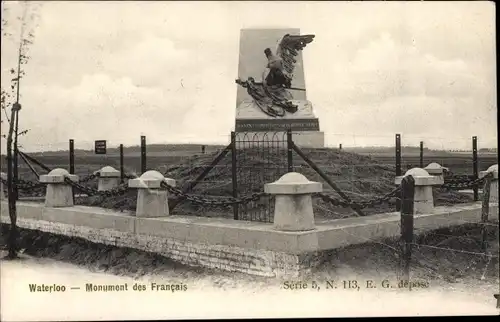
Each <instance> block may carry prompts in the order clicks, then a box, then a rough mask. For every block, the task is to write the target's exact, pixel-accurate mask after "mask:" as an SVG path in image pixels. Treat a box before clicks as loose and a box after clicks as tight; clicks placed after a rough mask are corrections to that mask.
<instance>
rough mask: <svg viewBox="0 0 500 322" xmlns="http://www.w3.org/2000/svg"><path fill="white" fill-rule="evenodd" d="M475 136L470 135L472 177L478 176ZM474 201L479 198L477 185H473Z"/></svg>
mask: <svg viewBox="0 0 500 322" xmlns="http://www.w3.org/2000/svg"><path fill="white" fill-rule="evenodd" d="M477 161H478V160H477V136H473V137H472V171H473V175H474V179H477V178H478V175H479V171H478V164H477V163H478V162H477ZM473 190H474V201H478V200H479V190H478V187H477V186H476V187H474V188H473Z"/></svg>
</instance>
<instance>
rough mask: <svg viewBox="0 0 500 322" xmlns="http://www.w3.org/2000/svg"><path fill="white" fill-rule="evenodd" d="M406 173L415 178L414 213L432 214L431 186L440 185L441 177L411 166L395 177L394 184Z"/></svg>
mask: <svg viewBox="0 0 500 322" xmlns="http://www.w3.org/2000/svg"><path fill="white" fill-rule="evenodd" d="M408 175H412V176H413V178H414V179H415V194H414V196H413V198H414V207H413V213H414V214H432V213H434V197H433V195H432V186H437V185H442V184H443V183H444V180H443V177H442V176H441V177H440V176H431V175H429V173H428V172H427V171H425V170H424V169H422V168H413V169H410V170H408V171H406V173H405V175H404V176H398V177H396V180H395V181H394V183H395V184H397V185H399V184H401V180H402V179H403V178H404V177H405V176H408Z"/></svg>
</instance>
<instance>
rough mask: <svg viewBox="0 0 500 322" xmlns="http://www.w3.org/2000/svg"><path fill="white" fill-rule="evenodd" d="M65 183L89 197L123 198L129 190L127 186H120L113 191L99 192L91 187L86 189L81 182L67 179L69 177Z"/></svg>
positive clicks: (65, 179)
mask: <svg viewBox="0 0 500 322" xmlns="http://www.w3.org/2000/svg"><path fill="white" fill-rule="evenodd" d="M64 182H66V183H67V184H69V185H71V186H72V187H74V188H76V189H77V190H79V191H81V192H83V193H85V194H87V195H88V196H95V195H99V196H102V197H113V196H121V195H123V194H125V193H126V192H127V190H128V185H127V184H122V185H119V186H118V187H116V188H113V189H111V190H104V191H99V190H97V189H95V188H90V187H86V186H84V185H81V184H80V183H79V182H74V181H72V180H71V179H70V178H67V177H66V178H64Z"/></svg>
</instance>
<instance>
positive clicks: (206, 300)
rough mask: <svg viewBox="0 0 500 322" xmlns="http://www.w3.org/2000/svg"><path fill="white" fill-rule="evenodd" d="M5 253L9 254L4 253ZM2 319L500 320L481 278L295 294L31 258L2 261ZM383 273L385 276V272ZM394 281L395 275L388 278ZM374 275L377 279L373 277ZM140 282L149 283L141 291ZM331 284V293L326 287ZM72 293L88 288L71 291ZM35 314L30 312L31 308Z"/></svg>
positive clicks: (214, 277) (272, 283)
mask: <svg viewBox="0 0 500 322" xmlns="http://www.w3.org/2000/svg"><path fill="white" fill-rule="evenodd" d="M2 255H3V254H2ZM0 265H1V281H2V283H1V308H2V309H1V317H2V320H10V321H11V320H24V321H26V320H33V319H36V320H69V319H72V320H75V319H76V320H88V319H92V320H97V319H115V320H117V319H154V318H208V317H211V318H215V317H233V318H234V317H286V316H293V317H305V316H318V317H319V316H324V317H328V316H388V315H420V316H427V315H483V314H498V312H499V311H498V309H496V308H495V300H494V298H493V296H492V293H493V292H495V291H497V290H498V287H497V288H495V286H494V285H492V284H491V283H485V282H482V281H478V280H474V281H472V280H470V281H463V282H460V283H455V284H453V285H446V284H445V283H434V282H432V283H431V284H430V285H429V287H428V288H426V289H414V290H412V291H411V292H408V291H402V290H400V289H397V288H396V289H385V288H382V287H381V286H380V283H381V281H380V280H378V281H377V280H375V281H374V283H375V284H377V285H378V287H377V288H376V289H364V288H361V289H360V290H354V289H352V290H348V289H343V288H342V287H338V288H337V289H329V290H327V289H326V286H325V284H321V283H320V284H319V287H320V289H319V290H318V289H313V288H311V285H312V284H311V283H309V285H308V286H309V288H308V289H301V290H289V289H286V287H285V284H284V283H283V282H279V281H277V280H274V279H262V278H254V277H248V276H244V275H240V274H211V275H209V274H197V273H194V272H190V273H188V274H187V275H185V276H182V277H181V276H179V274H177V273H176V272H174V271H172V272H168V271H164V272H161V273H156V274H148V275H144V276H142V277H140V278H136V279H134V278H133V277H127V276H117V275H111V274H107V273H103V272H97V271H94V272H91V271H89V270H88V269H86V268H82V267H79V266H76V265H73V264H67V263H61V262H57V261H54V260H50V259H41V258H33V257H29V256H23V259H22V260H19V261H2V262H1V264H0ZM338 272H339V273H340V272H341V274H340V275H338V279H339V280H357V281H360V282H361V281H362V280H368V279H372V278H373V275H370V274H369V273H367V274H365V275H364V276H362V275H359V274H353V271H352V270H350V269H349V268H348V267H344V268H342V270H338ZM379 273H382V274H383V272H379ZM387 275H388V276H389V275H391V273H390V272H387ZM370 276H371V277H370ZM153 282H154V283H157V284H169V285H170V284H179V285H186V287H187V289H186V290H185V291H176V292H172V291H153V290H151V283H153ZM30 283H37V284H41V283H45V284H48V285H52V284H57V285H65V286H66V288H67V290H66V292H53V293H48V292H42V293H37V292H30V291H29V284H30ZM86 283H93V284H119V283H127V284H128V288H129V290H128V291H123V292H86V291H85V284H86ZM135 283H138V284H141V285H146V288H147V290H145V291H134V290H133V289H132V288H133V285H134V284H135ZM324 286H325V287H324ZM70 287H80V289H79V290H70ZM28 308H29V309H28Z"/></svg>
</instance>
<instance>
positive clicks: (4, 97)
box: [0, 1, 37, 259]
mask: <svg viewBox="0 0 500 322" xmlns="http://www.w3.org/2000/svg"><path fill="white" fill-rule="evenodd" d="M21 5H22V14H21V15H20V16H19V15H18V16H17V17H15V18H14V19H12V17H10V15H9V13H10V12H9V8H8V7H6V6H5V2H3V1H2V38H3V39H2V42H3V41H4V40H5V39H8V38H13V39H17V40H18V41H19V43H18V44H17V48H16V49H17V64H16V65H17V66H16V68H11V69H10V74H11V75H13V76H15V78H12V80H11V84H10V93H9V92H7V91H6V90H4V89H3V88H2V89H1V100H0V103H1V108H2V110H3V111H4V113H3V114H0V118H1V117H2V116H3V115H5V121H7V123H8V124H9V130H8V134H7V136H5V135H2V137H4V138H6V139H7V194H8V205H9V206H8V208H9V217H10V222H11V225H10V232H9V238H8V244H9V253H8V255H7V258H9V259H14V258H17V257H18V256H17V243H16V241H17V207H16V201H17V186H16V183H17V181H18V180H17V176H18V173H17V170H18V169H17V168H18V164H17V159H18V157H17V156H18V138H19V136H20V135H23V134H26V133H27V132H28V131H27V130H24V131H21V132H19V111H20V110H21V104H20V103H19V101H20V93H21V92H20V83H21V79H22V77H23V76H24V75H25V72H24V70H23V68H22V66H23V65H25V64H26V63H27V62H28V59H29V58H30V57H29V56H28V50H29V47H30V45H31V44H32V43H33V38H34V33H33V31H34V28H35V26H34V25H33V24H30V23H32V22H34V20H35V18H36V9H37V8H36V7H33V6H31V5H32V3H30V2H27V1H25V2H24V3H22V4H21ZM33 9H35V10H33ZM12 20H15V21H12ZM16 22H18V23H16ZM16 25H17V27H18V28H19V29H20V32H19V34H18V36H19V38H17V37H15V35H16V33H15V31H13V30H15V29H16V28H15V27H16ZM2 55H3V53H2ZM9 109H10V117H9V113H8V110H9ZM1 122H2V123H3V122H4V120H1ZM2 128H3V127H2Z"/></svg>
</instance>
